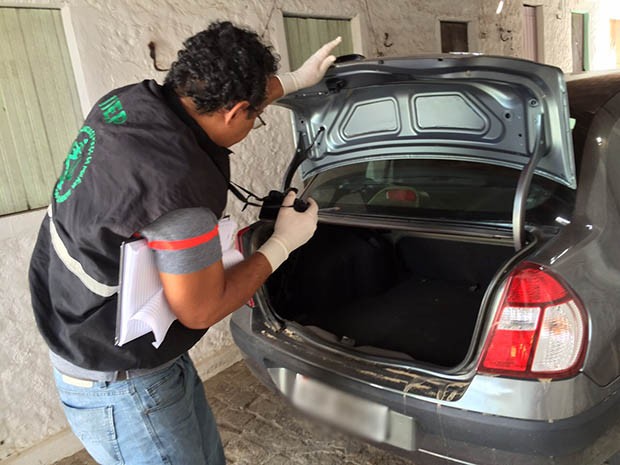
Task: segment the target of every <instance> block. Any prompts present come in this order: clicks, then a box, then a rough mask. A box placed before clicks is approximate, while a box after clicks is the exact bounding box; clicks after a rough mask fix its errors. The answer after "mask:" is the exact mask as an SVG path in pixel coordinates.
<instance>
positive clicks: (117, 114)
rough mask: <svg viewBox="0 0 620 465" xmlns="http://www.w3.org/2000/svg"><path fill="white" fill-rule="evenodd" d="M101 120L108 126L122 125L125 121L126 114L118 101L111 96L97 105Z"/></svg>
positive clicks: (114, 96) (115, 97)
mask: <svg viewBox="0 0 620 465" xmlns="http://www.w3.org/2000/svg"><path fill="white" fill-rule="evenodd" d="M99 108H100V109H101V112H102V113H103V118H104V119H105V122H106V123H108V124H123V123H124V122H125V121H127V113H125V110H123V105H121V101H120V99H119V98H118V97H117V96H116V95H113V96H112V97H110V98H109V99H107V100H104V101H103V102H101V103H100V104H99Z"/></svg>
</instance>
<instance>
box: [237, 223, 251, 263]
mask: <svg viewBox="0 0 620 465" xmlns="http://www.w3.org/2000/svg"><path fill="white" fill-rule="evenodd" d="M250 230H251V226H246V227H245V228H241V229H240V230H239V231H237V238H236V240H235V249H237V250H238V251H239V252H241V254H242V255H243V256H244V257H245V252H244V248H245V247H244V246H243V241H244V236H245V235H246V234H247V233H248V232H249V231H250Z"/></svg>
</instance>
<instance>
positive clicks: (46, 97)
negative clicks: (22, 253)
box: [0, 7, 82, 215]
mask: <svg viewBox="0 0 620 465" xmlns="http://www.w3.org/2000/svg"><path fill="white" fill-rule="evenodd" d="M0 37H2V40H0V63H2V66H0V215H6V214H10V213H15V212H21V211H26V210H30V209H34V208H39V207H43V206H45V205H47V204H48V203H49V201H50V198H51V192H52V187H53V184H54V182H55V180H56V178H57V176H58V174H59V173H60V169H61V166H62V163H63V161H64V159H65V157H66V154H67V151H68V148H69V146H70V144H71V141H72V140H73V139H74V138H75V135H76V133H77V130H78V128H79V126H80V124H81V122H82V114H81V111H80V105H79V100H78V94H77V90H76V86H75V80H74V78H73V73H72V70H71V62H70V58H69V51H68V48H67V44H66V40H65V35H64V31H63V26H62V21H61V17H60V11H59V10H48V9H36V8H32V9H29V8H4V7H0Z"/></svg>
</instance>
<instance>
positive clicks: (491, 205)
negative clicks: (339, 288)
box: [308, 159, 575, 225]
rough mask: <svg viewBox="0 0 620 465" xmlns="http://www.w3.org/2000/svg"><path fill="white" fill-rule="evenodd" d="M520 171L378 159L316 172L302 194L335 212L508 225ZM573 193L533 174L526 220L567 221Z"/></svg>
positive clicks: (469, 164) (459, 163) (471, 164)
mask: <svg viewBox="0 0 620 465" xmlns="http://www.w3.org/2000/svg"><path fill="white" fill-rule="evenodd" d="M520 174H521V171H520V170H516V169H511V168H506V167H501V166H495V165H488V164H481V163H474V162H464V161H454V160H420V159H404V160H379V161H369V162H363V163H357V164H352V165H347V166H341V167H338V168H333V169H331V170H329V171H325V172H323V173H321V174H318V175H317V176H316V177H314V178H313V179H312V181H311V182H310V184H309V186H308V195H309V196H310V197H312V198H314V199H315V200H316V201H317V202H318V204H319V207H320V208H334V207H337V208H338V211H339V212H341V213H344V214H346V213H351V214H365V215H380V216H386V215H387V216H395V217H408V218H411V217H417V218H433V219H446V220H467V221H490V222H501V223H505V222H508V223H510V222H511V221H512V209H513V202H514V195H515V190H516V186H517V182H518V179H519V175H520ZM574 198H575V192H574V191H573V190H572V189H569V188H567V187H564V186H562V185H560V184H558V183H556V182H554V181H551V180H549V179H547V178H543V177H540V176H535V177H534V180H533V181H532V186H531V188H530V191H529V196H528V198H527V203H526V208H527V210H526V222H527V223H531V224H541V225H551V224H554V223H555V221H556V218H557V217H561V218H564V219H567V220H570V215H571V212H572V210H573V204H574Z"/></svg>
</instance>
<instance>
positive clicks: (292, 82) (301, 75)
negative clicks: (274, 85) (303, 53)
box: [276, 37, 342, 95]
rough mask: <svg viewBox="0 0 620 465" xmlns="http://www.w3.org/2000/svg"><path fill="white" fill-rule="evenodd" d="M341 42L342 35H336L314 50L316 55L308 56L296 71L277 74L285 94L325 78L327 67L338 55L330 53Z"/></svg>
mask: <svg viewBox="0 0 620 465" xmlns="http://www.w3.org/2000/svg"><path fill="white" fill-rule="evenodd" d="M340 42H342V37H336V38H335V39H334V40H332V41H331V42H327V43H326V44H325V45H323V46H322V47H321V48H320V49H318V50H317V51H316V52H314V55H312V56H311V57H310V58H308V59H307V60H306V61H305V62H304V64H303V65H301V66H300V67H299V68H298V69H296V70H295V71H293V72H291V73H284V74H282V75H277V76H276V77H277V78H278V79H279V80H280V84H282V89H283V90H284V95H286V94H290V93H291V92H295V91H297V90H299V89H304V88H306V87H311V86H313V85H315V84H316V83H318V82H319V81H320V80H321V79H323V76H324V75H325V72H326V71H327V68H329V67H330V66H331V65H332V63H333V62H334V61H335V60H336V57H335V56H334V55H330V53H331V52H332V50H333V49H335V48H336V46H337V45H338V44H339V43H340Z"/></svg>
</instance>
